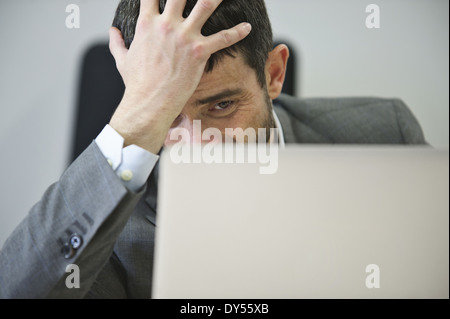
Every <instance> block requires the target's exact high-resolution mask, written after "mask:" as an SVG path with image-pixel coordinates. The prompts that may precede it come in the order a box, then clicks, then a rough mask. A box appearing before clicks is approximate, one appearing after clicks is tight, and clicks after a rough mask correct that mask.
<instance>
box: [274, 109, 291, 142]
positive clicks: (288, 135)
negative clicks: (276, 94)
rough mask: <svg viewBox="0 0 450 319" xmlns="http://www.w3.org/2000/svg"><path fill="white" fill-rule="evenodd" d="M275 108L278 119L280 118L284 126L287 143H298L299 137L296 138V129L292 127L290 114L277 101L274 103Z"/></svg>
mask: <svg viewBox="0 0 450 319" xmlns="http://www.w3.org/2000/svg"><path fill="white" fill-rule="evenodd" d="M273 109H274V111H275V113H276V114H277V116H278V119H279V120H280V123H281V127H282V128H283V135H284V141H285V143H296V142H297V139H296V138H295V134H294V129H293V128H292V123H291V120H290V119H289V115H288V114H287V113H286V111H285V110H284V109H283V108H282V107H280V106H279V105H278V104H277V103H276V102H275V101H274V103H273Z"/></svg>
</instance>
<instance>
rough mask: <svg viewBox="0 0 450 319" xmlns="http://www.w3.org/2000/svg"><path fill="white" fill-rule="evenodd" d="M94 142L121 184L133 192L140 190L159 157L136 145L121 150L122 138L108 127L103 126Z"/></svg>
mask: <svg viewBox="0 0 450 319" xmlns="http://www.w3.org/2000/svg"><path fill="white" fill-rule="evenodd" d="M95 142H96V143H97V145H98V147H99V149H100V151H101V152H102V153H103V156H105V158H106V160H107V161H108V163H109V165H110V166H111V167H112V169H113V170H114V171H115V172H116V174H117V176H118V177H119V178H120V180H121V182H122V184H123V185H124V186H125V187H127V188H128V189H129V190H131V191H133V192H138V191H139V190H140V189H142V187H143V186H144V185H145V183H146V182H147V179H148V177H149V176H150V173H151V172H152V170H153V168H154V167H155V165H156V162H157V161H158V159H159V156H158V155H155V154H153V153H150V152H149V151H147V150H144V149H143V148H141V147H139V146H137V145H129V146H127V147H125V148H123V144H124V138H123V137H122V136H121V135H120V134H119V133H118V132H117V131H116V130H114V129H113V128H112V127H111V126H110V125H106V126H105V128H104V129H103V130H102V132H101V133H100V134H99V135H98V136H97V138H96V139H95Z"/></svg>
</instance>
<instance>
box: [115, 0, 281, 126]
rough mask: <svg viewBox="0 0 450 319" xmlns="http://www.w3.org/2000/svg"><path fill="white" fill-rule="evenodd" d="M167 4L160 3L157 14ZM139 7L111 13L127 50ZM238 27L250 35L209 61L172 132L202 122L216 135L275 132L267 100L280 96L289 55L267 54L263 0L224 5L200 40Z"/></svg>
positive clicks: (190, 3) (190, 2) (135, 3)
mask: <svg viewBox="0 0 450 319" xmlns="http://www.w3.org/2000/svg"><path fill="white" fill-rule="evenodd" d="M169 1H170V0H169ZM172 1H173V0H172ZM166 2H167V0H160V5H159V6H160V12H161V13H162V12H163V11H164V8H165V5H166ZM196 3H197V0H187V1H186V7H185V9H184V13H183V17H185V18H186V17H187V16H189V14H190V12H191V11H192V9H193V8H194V6H195V5H196ZM139 7H140V1H139V0H121V1H120V3H119V5H118V8H117V11H116V16H115V18H114V21H113V26H114V27H116V28H118V29H119V30H120V31H121V32H122V35H123V38H124V40H125V45H126V47H129V46H130V45H131V43H132V41H133V38H134V33H135V28H136V23H137V20H138V16H139ZM241 22H249V23H250V24H251V25H252V32H251V34H250V35H249V36H247V37H246V38H245V39H244V40H242V41H240V42H238V43H237V44H235V45H233V46H231V47H229V48H226V49H224V50H221V51H219V52H216V53H215V54H213V55H212V56H211V57H210V59H209V60H208V63H207V65H206V69H205V73H204V76H203V78H202V80H201V82H200V85H199V86H198V89H197V91H196V92H195V93H194V95H193V96H192V98H191V99H190V101H189V102H188V103H187V104H186V107H185V109H184V110H183V112H182V113H181V114H180V116H179V118H177V120H176V121H175V122H174V125H173V127H178V126H180V125H181V126H187V125H189V122H192V120H202V128H208V127H215V128H219V129H220V130H221V131H223V130H224V129H225V128H238V127H240V128H243V129H246V128H249V127H252V128H255V129H257V128H259V127H261V128H271V127H274V120H273V116H272V112H271V110H272V108H271V99H274V98H276V97H277V96H278V95H279V94H280V92H281V87H282V84H283V81H284V74H285V67H286V62H287V59H288V56H289V52H288V49H287V48H286V47H285V46H279V47H277V48H276V49H275V50H273V51H272V47H273V35H272V28H271V24H270V20H269V17H268V14H267V10H266V7H265V4H264V0H224V1H223V2H222V3H221V4H220V5H219V7H218V8H217V9H216V11H215V12H214V13H213V15H212V16H211V17H210V18H209V20H208V21H207V22H206V23H205V25H204V26H203V28H202V34H203V35H204V36H210V35H213V34H216V33H218V32H220V31H222V30H225V29H230V28H232V27H234V26H236V25H238V24H239V23H241ZM225 93H226V94H225Z"/></svg>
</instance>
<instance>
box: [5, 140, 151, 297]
mask: <svg viewBox="0 0 450 319" xmlns="http://www.w3.org/2000/svg"><path fill="white" fill-rule="evenodd" d="M144 192H145V187H144V190H142V191H141V192H140V193H137V194H134V193H131V192H129V191H128V190H127V189H126V187H125V186H123V184H122V183H121V181H120V180H119V178H118V177H117V176H116V174H115V172H114V171H113V170H112V169H111V167H110V166H109V164H108V162H107V160H106V159H105V157H104V156H103V155H102V153H101V151H100V150H99V148H98V146H97V145H96V143H95V142H93V143H92V144H91V145H90V146H89V147H88V148H87V149H86V150H85V151H84V152H83V153H82V154H81V155H80V156H79V157H78V159H77V160H76V161H75V162H74V163H73V164H72V165H71V166H70V167H69V168H68V169H67V170H66V171H65V173H64V174H63V175H62V177H61V178H60V180H59V181H58V182H57V183H55V184H53V185H52V186H50V187H49V189H48V190H47V191H46V192H45V194H44V195H43V197H42V198H41V200H40V201H39V202H38V203H37V204H36V205H35V206H34V207H33V208H32V209H31V211H30V212H29V214H28V215H27V217H26V218H25V219H24V220H23V221H22V222H21V223H20V224H19V226H18V227H17V228H16V229H15V230H14V232H13V233H12V234H11V235H10V237H9V238H8V239H7V240H6V242H5V244H4V246H3V248H2V250H1V251H0V297H1V298H82V297H84V296H86V294H87V293H88V291H89V290H90V288H91V286H92V285H93V283H94V282H95V279H96V277H97V276H98V274H99V272H100V270H101V269H102V268H103V267H104V266H105V265H106V263H107V262H108V261H109V260H110V257H111V255H112V251H113V247H114V244H115V242H116V240H117V238H118V236H119V234H120V233H121V231H122V229H123V228H124V226H125V224H126V223H127V221H128V218H129V217H130V215H131V214H132V212H133V210H134V208H135V206H136V204H137V202H138V201H139V199H140V198H141V197H142V195H143V194H144ZM72 264H75V265H76V266H78V269H79V275H80V276H79V278H80V285H79V288H78V289H69V288H68V287H67V286H66V278H67V277H68V275H69V274H70V273H71V272H70V271H68V272H66V267H67V266H69V265H72Z"/></svg>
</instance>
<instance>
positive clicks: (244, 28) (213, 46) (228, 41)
mask: <svg viewBox="0 0 450 319" xmlns="http://www.w3.org/2000/svg"><path fill="white" fill-rule="evenodd" d="M251 31H252V26H251V24H250V23H246V22H244V23H241V24H238V25H237V26H235V27H234V28H231V29H228V30H224V31H221V32H219V33H216V34H213V35H211V36H209V37H207V42H206V45H205V46H206V49H207V50H208V52H211V54H214V53H215V52H217V51H220V50H223V49H225V48H228V47H231V46H232V45H234V44H236V43H238V42H239V41H241V40H243V39H245V38H246V37H247V36H248V35H249V34H250V32H251Z"/></svg>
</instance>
